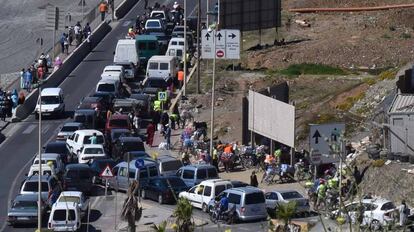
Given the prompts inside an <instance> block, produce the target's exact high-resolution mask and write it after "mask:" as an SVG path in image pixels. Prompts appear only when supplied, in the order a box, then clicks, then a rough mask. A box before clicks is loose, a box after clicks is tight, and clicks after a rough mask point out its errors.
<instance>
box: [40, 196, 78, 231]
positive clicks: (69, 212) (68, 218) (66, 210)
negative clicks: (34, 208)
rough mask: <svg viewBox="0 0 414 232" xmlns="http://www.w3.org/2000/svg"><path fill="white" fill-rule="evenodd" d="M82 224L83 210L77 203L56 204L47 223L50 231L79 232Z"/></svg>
mask: <svg viewBox="0 0 414 232" xmlns="http://www.w3.org/2000/svg"><path fill="white" fill-rule="evenodd" d="M81 224H82V222H81V210H80V208H79V205H78V204H77V203H76V202H56V203H55V204H53V206H52V209H51V211H50V215H49V221H48V223H47V228H48V229H50V230H53V231H78V230H79V229H80V228H81Z"/></svg>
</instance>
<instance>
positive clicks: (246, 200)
mask: <svg viewBox="0 0 414 232" xmlns="http://www.w3.org/2000/svg"><path fill="white" fill-rule="evenodd" d="M224 195H226V197H227V198H228V199H229V208H230V207H233V205H236V212H235V215H234V218H235V221H239V220H240V221H251V220H266V219H267V211H266V203H265V197H264V194H263V192H262V190H261V189H258V188H256V187H250V186H249V187H240V188H231V189H227V190H224V191H223V192H222V193H221V194H219V196H218V197H217V199H221V198H222V197H223V196H224ZM215 200H216V199H212V200H211V201H210V203H209V209H212V208H213V207H214V204H215Z"/></svg>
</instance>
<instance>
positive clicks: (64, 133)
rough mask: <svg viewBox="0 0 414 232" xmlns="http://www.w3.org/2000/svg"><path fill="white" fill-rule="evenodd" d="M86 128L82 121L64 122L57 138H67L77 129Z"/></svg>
mask: <svg viewBox="0 0 414 232" xmlns="http://www.w3.org/2000/svg"><path fill="white" fill-rule="evenodd" d="M84 128H85V127H84V126H83V123H80V122H67V123H65V124H63V126H62V128H60V131H59V133H58V134H57V136H56V140H66V139H67V138H68V137H69V136H71V135H72V134H73V133H74V132H75V131H77V130H82V129H84Z"/></svg>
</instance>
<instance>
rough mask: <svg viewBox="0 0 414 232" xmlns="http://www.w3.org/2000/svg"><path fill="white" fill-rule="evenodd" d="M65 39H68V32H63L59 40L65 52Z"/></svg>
mask: <svg viewBox="0 0 414 232" xmlns="http://www.w3.org/2000/svg"><path fill="white" fill-rule="evenodd" d="M65 39H66V33H62V36H61V37H60V40H59V42H60V47H61V49H62V53H65Z"/></svg>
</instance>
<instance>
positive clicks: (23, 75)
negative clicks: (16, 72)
mask: <svg viewBox="0 0 414 232" xmlns="http://www.w3.org/2000/svg"><path fill="white" fill-rule="evenodd" d="M55 63H56V65H58V66H60V65H61V64H62V61H61V60H60V58H59V57H56V60H55ZM49 66H51V61H50V57H49V55H45V54H44V53H42V54H40V56H39V58H38V59H37V60H35V61H34V62H33V63H32V64H31V65H30V66H29V67H28V68H27V69H24V68H23V69H22V70H21V71H20V88H21V89H25V90H26V91H27V92H30V91H31V89H32V85H33V84H35V83H38V81H39V80H43V79H45V78H46V75H47V73H48V72H49Z"/></svg>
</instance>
